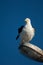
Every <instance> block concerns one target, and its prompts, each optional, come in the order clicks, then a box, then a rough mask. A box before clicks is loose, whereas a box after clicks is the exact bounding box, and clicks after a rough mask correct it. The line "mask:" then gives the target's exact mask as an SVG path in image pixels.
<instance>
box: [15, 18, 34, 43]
mask: <svg viewBox="0 0 43 65" xmlns="http://www.w3.org/2000/svg"><path fill="white" fill-rule="evenodd" d="M25 22H26V25H25V26H21V27H20V28H18V36H17V37H16V40H17V39H18V38H19V37H20V39H21V44H22V43H25V42H30V41H31V40H32V38H33V37H34V35H35V28H33V26H32V24H31V20H30V19H29V18H26V19H25Z"/></svg>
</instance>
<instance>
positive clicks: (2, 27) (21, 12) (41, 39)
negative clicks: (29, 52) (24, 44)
mask: <svg viewBox="0 0 43 65" xmlns="http://www.w3.org/2000/svg"><path fill="white" fill-rule="evenodd" d="M26 17H29V18H30V19H31V21H32V25H33V27H35V29H36V34H35V37H34V38H33V40H32V41H31V43H33V44H35V45H37V46H39V47H40V48H42V49H43V0H0V65H43V64H42V63H39V62H36V61H33V60H31V59H29V58H26V57H25V56H23V55H22V54H20V53H19V50H18V46H19V43H20V39H19V40H18V41H16V36H17V34H18V33H17V29H18V27H20V26H21V25H25V22H24V19H25V18H26Z"/></svg>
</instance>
